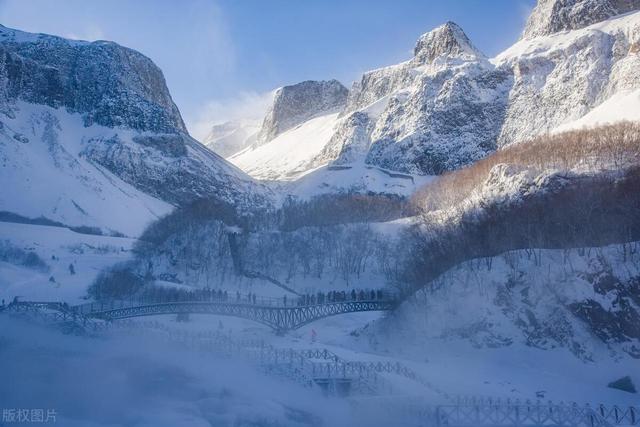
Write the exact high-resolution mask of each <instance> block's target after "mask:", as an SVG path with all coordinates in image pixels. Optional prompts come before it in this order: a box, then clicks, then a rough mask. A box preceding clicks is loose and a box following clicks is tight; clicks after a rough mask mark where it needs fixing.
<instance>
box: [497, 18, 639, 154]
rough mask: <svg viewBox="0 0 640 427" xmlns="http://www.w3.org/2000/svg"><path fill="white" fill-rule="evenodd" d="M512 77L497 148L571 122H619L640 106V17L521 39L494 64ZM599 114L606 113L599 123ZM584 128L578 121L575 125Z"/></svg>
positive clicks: (613, 19) (499, 56) (615, 19)
mask: <svg viewBox="0 0 640 427" xmlns="http://www.w3.org/2000/svg"><path fill="white" fill-rule="evenodd" d="M493 62H494V64H496V66H498V67H501V68H508V69H511V70H512V73H513V86H512V88H511V90H510V92H509V96H508V109H507V112H506V115H505V118H504V124H503V126H502V129H501V132H500V136H499V139H498V145H499V146H504V145H508V144H511V143H513V142H518V141H523V140H526V139H529V138H531V137H533V136H535V135H538V134H541V133H545V132H549V131H553V130H554V129H556V128H558V127H561V126H563V125H568V124H569V123H572V122H573V123H576V122H577V121H578V120H580V119H582V118H583V117H585V116H587V115H588V116H589V117H586V118H585V119H584V120H582V122H584V124H591V123H594V122H609V121H617V120H621V119H624V118H633V115H632V114H631V116H630V115H629V113H626V114H624V115H619V116H618V115H614V114H610V113H611V112H612V111H614V110H611V109H612V108H613V109H615V110H617V111H619V110H620V108H621V107H622V106H624V108H628V107H636V109H637V107H640V105H638V104H636V103H634V102H633V99H634V98H633V97H631V98H627V94H628V93H629V92H631V91H635V90H638V89H640V75H639V74H638V72H637V70H638V69H639V68H640V12H634V13H630V14H627V15H622V16H618V17H615V18H611V19H609V20H606V21H603V22H599V23H596V24H593V25H591V26H588V27H586V28H583V29H579V30H574V31H569V32H560V33H557V34H552V35H549V36H541V37H536V38H533V39H523V40H521V41H519V42H518V43H516V44H515V45H514V46H512V47H511V48H509V49H507V50H506V51H505V52H503V53H501V54H500V55H498V56H497V57H496V58H494V59H493ZM601 114H606V116H603V117H601V118H599V116H600V115H601ZM577 123H580V122H577Z"/></svg>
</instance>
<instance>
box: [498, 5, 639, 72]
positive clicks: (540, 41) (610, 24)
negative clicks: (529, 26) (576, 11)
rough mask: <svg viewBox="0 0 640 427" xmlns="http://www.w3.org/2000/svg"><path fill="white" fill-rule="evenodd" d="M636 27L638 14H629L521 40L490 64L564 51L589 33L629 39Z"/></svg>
mask: <svg viewBox="0 0 640 427" xmlns="http://www.w3.org/2000/svg"><path fill="white" fill-rule="evenodd" d="M637 25H640V12H631V13H627V14H624V15H619V16H616V17H614V18H611V19H607V20H605V21H603V22H598V23H597V24H593V25H590V26H588V27H585V28H582V29H579V30H572V31H563V32H560V33H556V34H551V35H548V36H540V37H535V38H533V39H523V40H520V41H518V42H517V43H516V44H514V45H513V46H511V47H509V48H507V49H506V50H505V51H503V52H501V53H499V54H498V55H497V56H496V57H495V58H493V59H491V62H493V63H494V64H495V65H501V64H503V63H505V62H508V61H510V60H513V59H516V58H526V57H528V56H535V55H538V54H540V53H542V52H546V51H554V50H558V51H560V50H565V49H566V48H567V47H569V46H571V45H573V44H575V43H576V42H577V41H579V40H580V39H582V38H584V37H585V36H588V35H589V34H591V33H597V32H601V33H606V34H611V35H615V34H617V33H622V34H626V35H627V36H628V37H630V38H631V37H633V36H634V34H633V32H634V30H633V29H634V28H635V27H636V26H637Z"/></svg>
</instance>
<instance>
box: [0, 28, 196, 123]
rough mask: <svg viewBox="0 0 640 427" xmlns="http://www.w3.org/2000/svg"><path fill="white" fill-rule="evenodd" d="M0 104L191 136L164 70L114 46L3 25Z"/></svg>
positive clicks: (148, 60)
mask: <svg viewBox="0 0 640 427" xmlns="http://www.w3.org/2000/svg"><path fill="white" fill-rule="evenodd" d="M0 99H2V100H3V101H5V102H8V103H9V104H11V103H13V102H15V101H16V100H21V101H25V102H28V103H32V104H43V105H48V106H50V107H53V108H60V107H64V108H66V109H67V111H69V112H74V113H80V114H82V115H83V119H84V122H85V125H87V126H89V125H91V124H94V123H96V124H99V125H103V126H109V127H114V126H124V127H128V128H131V129H135V130H139V131H151V132H161V133H180V132H186V128H185V126H184V123H183V122H182V118H181V117H180V113H179V111H178V108H177V107H176V106H175V104H174V103H173V101H172V99H171V96H170V95H169V91H168V90H167V87H166V84H165V80H164V77H163V75H162V72H161V71H160V69H159V68H158V67H157V66H156V65H155V64H154V63H153V62H151V60H150V59H149V58H147V57H145V56H144V55H142V54H140V53H139V52H136V51H135V50H132V49H128V48H126V47H122V46H120V45H117V44H116V43H112V42H105V41H98V42H93V43H88V42H82V41H70V40H66V39H63V38H60V37H54V36H49V35H44V34H29V33H24V32H20V31H14V30H11V29H9V28H6V27H3V26H0ZM9 108H10V107H9Z"/></svg>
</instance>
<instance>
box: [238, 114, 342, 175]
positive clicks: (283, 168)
mask: <svg viewBox="0 0 640 427" xmlns="http://www.w3.org/2000/svg"><path fill="white" fill-rule="evenodd" d="M337 121H338V113H332V114H326V115H323V116H319V117H315V118H313V119H311V120H309V121H307V122H305V123H303V124H301V125H299V126H297V127H295V128H293V129H290V130H288V131H286V132H284V133H281V134H280V135H278V136H276V137H275V138H274V139H272V140H271V141H269V142H267V143H265V144H262V145H259V146H257V147H249V148H246V149H245V150H243V151H241V152H239V153H237V154H235V155H233V156H231V157H230V158H229V161H230V162H231V163H233V164H234V165H236V166H238V167H239V168H240V169H242V170H244V171H245V172H247V173H248V174H250V175H251V176H253V177H256V178H259V179H267V180H291V179H295V178H297V177H299V176H300V175H301V174H303V173H305V172H308V170H309V168H310V167H313V166H312V165H311V161H312V160H313V159H314V157H316V156H317V155H318V154H319V153H320V151H321V150H322V149H323V148H324V147H325V145H326V144H327V142H328V141H329V139H330V138H331V136H332V135H333V130H334V127H335V126H336V123H337Z"/></svg>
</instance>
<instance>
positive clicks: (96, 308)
mask: <svg viewBox="0 0 640 427" xmlns="http://www.w3.org/2000/svg"><path fill="white" fill-rule="evenodd" d="M363 292H364V295H362V294H360V292H359V291H358V292H356V293H355V296H354V295H353V294H351V293H348V294H346V295H345V296H344V297H343V296H338V297H330V296H328V294H322V295H323V297H314V298H308V297H305V296H300V297H293V298H291V297H289V298H287V297H282V298H275V297H264V296H257V295H255V294H251V293H250V294H234V295H230V294H226V296H225V294H219V293H216V292H204V291H203V292H200V293H199V292H194V293H187V294H185V295H183V296H180V295H181V294H177V296H178V297H176V295H174V296H171V297H169V296H163V295H161V296H159V297H150V296H140V297H131V298H127V299H113V298H112V299H102V300H100V301H93V302H88V303H84V304H80V305H75V306H71V307H70V308H71V309H72V310H73V311H75V312H76V313H78V314H81V315H88V314H92V313H99V312H104V311H110V310H115V309H120V308H129V307H139V306H146V305H159V304H173V303H218V304H229V305H230V304H239V305H248V306H254V305H255V306H263V307H264V306H266V307H274V308H291V307H311V306H317V305H323V304H330V303H341V302H353V301H361V302H380V301H384V302H393V301H396V297H395V296H394V294H392V293H390V292H389V291H386V290H385V291H373V293H372V291H363ZM372 296H374V298H371V297H372Z"/></svg>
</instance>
